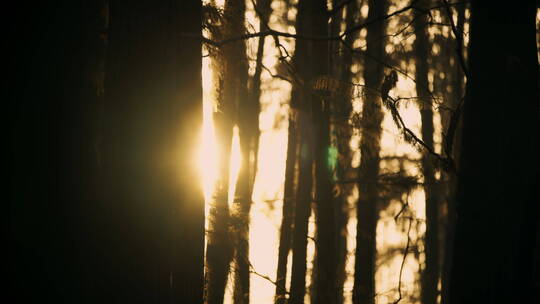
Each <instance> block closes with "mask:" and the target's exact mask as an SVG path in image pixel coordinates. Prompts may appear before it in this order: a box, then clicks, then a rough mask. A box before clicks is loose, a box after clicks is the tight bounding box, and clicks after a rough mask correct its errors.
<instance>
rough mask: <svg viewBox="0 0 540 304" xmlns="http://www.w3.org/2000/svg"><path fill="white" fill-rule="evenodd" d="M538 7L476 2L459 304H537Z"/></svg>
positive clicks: (461, 184)
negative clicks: (536, 33) (535, 298)
mask: <svg viewBox="0 0 540 304" xmlns="http://www.w3.org/2000/svg"><path fill="white" fill-rule="evenodd" d="M535 14H536V9H535V4H534V2H533V1H527V2H526V3H521V4H520V5H507V6H493V5H489V4H488V3H485V2H483V1H472V5H471V32H470V41H471V43H470V47H469V79H468V81H467V98H466V100H465V104H464V113H463V114H464V116H463V138H462V146H461V160H460V168H459V176H458V189H457V203H458V205H457V218H456V233H455V242H454V248H453V262H452V272H451V282H450V299H449V300H450V303H533V300H532V297H533V290H534V289H533V288H534V287H533V269H534V265H533V260H534V257H533V253H534V246H535V238H536V236H535V233H537V227H538V226H537V223H538V217H539V209H538V195H537V189H538V180H539V176H538V170H535V169H533V168H538V165H539V164H538V155H539V154H540V151H539V130H540V126H539V94H538V58H537V53H536V39H535Z"/></svg>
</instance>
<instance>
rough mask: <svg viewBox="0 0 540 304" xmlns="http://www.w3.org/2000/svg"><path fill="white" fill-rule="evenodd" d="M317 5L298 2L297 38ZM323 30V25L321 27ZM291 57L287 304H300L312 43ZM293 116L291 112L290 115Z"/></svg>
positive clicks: (309, 168) (308, 195)
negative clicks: (292, 187) (293, 125)
mask: <svg viewBox="0 0 540 304" xmlns="http://www.w3.org/2000/svg"><path fill="white" fill-rule="evenodd" d="M319 4H320V3H319V2H313V1H307V0H300V1H299V2H298V7H297V9H298V13H297V15H296V32H297V33H298V34H300V35H306V34H307V35H309V34H313V31H314V29H315V28H316V26H315V24H314V20H315V16H317V15H318V14H320V11H319V10H318V9H317V5H319ZM319 26H320V25H319ZM325 26H326V24H325ZM295 49H296V50H295V53H294V59H293V64H294V68H295V72H296V76H297V78H299V79H301V81H302V83H299V82H294V83H293V89H292V94H291V103H292V104H293V105H296V104H297V105H298V113H297V127H298V144H299V145H300V147H299V158H298V163H299V166H298V176H299V178H298V190H297V195H296V206H295V215H294V229H293V239H292V241H293V243H292V250H293V260H292V273H291V290H290V298H289V303H290V304H299V303H304V296H305V293H306V264H307V252H306V250H307V233H308V219H309V216H310V213H311V202H312V190H313V175H312V174H313V157H314V156H313V147H314V146H313V144H314V132H313V128H314V123H313V121H312V99H311V98H312V92H311V90H310V88H309V84H310V81H312V79H313V76H312V75H313V71H312V67H313V65H312V62H311V58H312V56H313V55H314V42H313V41H308V40H301V39H298V40H297V41H296V48H295ZM293 113H294V112H293Z"/></svg>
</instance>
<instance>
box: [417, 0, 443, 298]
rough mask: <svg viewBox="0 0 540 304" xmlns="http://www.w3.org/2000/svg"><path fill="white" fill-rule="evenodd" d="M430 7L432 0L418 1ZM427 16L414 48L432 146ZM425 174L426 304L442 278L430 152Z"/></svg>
mask: <svg viewBox="0 0 540 304" xmlns="http://www.w3.org/2000/svg"><path fill="white" fill-rule="evenodd" d="M418 5H419V6H420V7H423V8H427V7H428V6H429V1H423V2H420V3H418ZM426 17H427V16H426V15H425V14H422V15H418V16H415V18H416V20H415V22H414V32H415V36H416V38H415V40H414V46H413V47H414V51H415V54H416V70H415V71H416V72H415V78H416V94H417V96H418V97H419V99H418V101H419V106H420V116H421V120H422V129H421V132H422V140H423V141H424V143H425V144H426V145H428V146H429V147H433V132H434V131H435V130H434V127H433V101H432V98H431V97H430V92H429V81H428V69H429V68H428V63H427V58H428V57H429V54H430V50H429V45H428V33H427V24H426V22H427V18H426ZM422 174H423V176H424V193H425V205H426V232H425V236H424V248H425V249H424V252H425V264H424V268H423V269H422V274H421V285H422V289H421V295H422V303H423V304H436V303H437V295H438V291H437V285H438V281H439V241H438V237H439V229H438V228H439V203H440V190H439V187H438V184H436V182H437V180H436V178H435V168H434V165H433V159H431V158H430V156H429V155H428V154H427V153H424V155H423V156H422Z"/></svg>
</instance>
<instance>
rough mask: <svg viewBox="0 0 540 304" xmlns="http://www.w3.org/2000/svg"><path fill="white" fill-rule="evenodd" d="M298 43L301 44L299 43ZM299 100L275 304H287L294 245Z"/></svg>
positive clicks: (294, 108) (293, 109) (292, 118)
mask: <svg viewBox="0 0 540 304" xmlns="http://www.w3.org/2000/svg"><path fill="white" fill-rule="evenodd" d="M297 43H301V42H300V41H297ZM295 99H298V98H292V97H291V100H290V102H289V126H288V130H287V159H286V163H285V182H284V189H283V213H282V217H281V226H280V231H279V249H278V264H277V271H276V292H275V297H274V302H275V304H285V303H286V301H287V297H286V294H287V289H286V286H287V263H288V257H289V252H290V251H291V245H292V230H293V225H292V224H293V219H294V207H295V204H296V198H297V187H298V179H299V177H298V176H299V175H298V170H297V166H298V155H299V151H298V150H299V145H298V128H297V127H298V125H297V124H298V121H297V118H298V117H297V113H298V111H299V109H298V104H297V103H298V100H295Z"/></svg>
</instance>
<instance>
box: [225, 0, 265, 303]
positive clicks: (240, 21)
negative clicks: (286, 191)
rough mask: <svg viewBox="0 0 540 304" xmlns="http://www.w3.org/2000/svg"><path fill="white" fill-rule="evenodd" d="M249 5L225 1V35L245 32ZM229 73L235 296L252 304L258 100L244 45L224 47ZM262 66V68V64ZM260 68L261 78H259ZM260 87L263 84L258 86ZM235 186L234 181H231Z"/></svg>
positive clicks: (236, 301)
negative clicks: (235, 140)
mask: <svg viewBox="0 0 540 304" xmlns="http://www.w3.org/2000/svg"><path fill="white" fill-rule="evenodd" d="M245 11H246V4H245V1H242V0H227V1H225V9H224V18H225V20H224V21H225V28H226V35H227V36H233V35H238V34H241V33H244V32H245V26H244V23H245V17H244V16H245ZM222 50H223V59H224V61H225V64H226V67H227V70H226V74H225V75H224V91H223V93H224V98H225V100H224V102H225V103H227V104H232V105H233V107H234V108H235V110H234V113H235V117H234V122H235V123H236V125H237V126H238V135H239V141H240V152H241V154H242V163H241V164H240V169H239V172H238V179H237V181H236V191H235V193H234V201H233V210H232V213H231V216H232V223H231V224H232V232H233V236H232V237H233V238H234V292H233V298H234V303H235V304H247V303H249V270H250V269H249V267H250V262H249V243H248V237H249V211H250V209H251V194H252V189H253V182H252V181H253V174H254V168H253V167H252V164H254V162H252V161H251V159H250V156H251V155H252V152H254V153H256V150H254V148H255V147H256V142H257V141H258V138H259V137H258V133H259V132H258V129H259V120H258V116H259V100H258V97H256V98H257V99H256V100H254V99H252V98H250V95H249V93H250V91H248V61H247V56H246V43H245V41H238V42H235V43H231V44H228V45H224V46H223V47H222ZM259 66H260V64H259ZM260 69H261V68H260V67H259V78H260ZM259 86H260V84H259ZM230 182H234V181H230Z"/></svg>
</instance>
